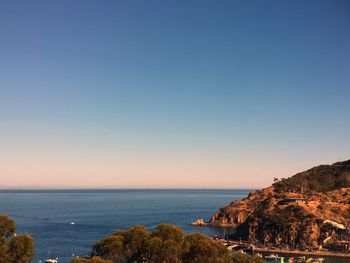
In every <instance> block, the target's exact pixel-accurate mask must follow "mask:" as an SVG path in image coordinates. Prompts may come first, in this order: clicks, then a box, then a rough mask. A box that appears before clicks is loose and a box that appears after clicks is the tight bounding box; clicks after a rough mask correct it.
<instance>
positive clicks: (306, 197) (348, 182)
mask: <svg viewBox="0 0 350 263" xmlns="http://www.w3.org/2000/svg"><path fill="white" fill-rule="evenodd" d="M349 221H350V160H349V161H345V162H338V163H335V164H333V165H321V166H318V167H314V168H312V169H310V170H307V171H305V172H302V173H298V174H296V175H294V176H292V177H290V178H288V179H280V180H277V179H276V180H275V183H274V184H273V185H272V186H270V187H268V188H265V189H262V190H258V191H253V192H251V193H250V194H249V195H248V197H246V198H244V199H242V200H238V201H234V202H232V203H230V204H229V205H228V206H226V207H223V208H221V209H219V210H218V211H217V212H216V213H215V214H214V215H213V216H212V218H211V219H210V221H209V222H207V224H208V225H216V226H235V227H236V233H235V234H234V238H236V239H242V240H246V241H249V242H253V243H255V244H261V245H265V246H267V245H268V246H271V245H272V246H276V247H282V246H283V247H284V248H293V249H296V248H298V249H305V248H307V247H313V248H320V247H321V246H323V247H324V246H327V245H329V244H328V243H332V242H329V241H330V240H332V241H334V242H335V241H336V240H337V239H338V238H339V236H342V237H344V236H349V238H350V234H349V233H348V232H347V230H346V229H345V228H346V226H347V224H348V222H349ZM339 234H341V235H339ZM327 242H328V243H327ZM334 242H333V243H334Z"/></svg>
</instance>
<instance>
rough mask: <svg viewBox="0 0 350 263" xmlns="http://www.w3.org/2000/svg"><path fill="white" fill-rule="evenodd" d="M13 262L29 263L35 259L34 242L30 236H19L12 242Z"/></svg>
mask: <svg viewBox="0 0 350 263" xmlns="http://www.w3.org/2000/svg"><path fill="white" fill-rule="evenodd" d="M9 247H10V254H11V260H12V262H16V263H27V262H30V261H31V260H32V259H33V258H34V241H33V239H32V237H31V236H30V235H19V236H15V237H13V238H12V240H11V242H10V245H9Z"/></svg>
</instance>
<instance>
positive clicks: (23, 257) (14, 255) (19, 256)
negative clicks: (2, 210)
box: [0, 215, 34, 263]
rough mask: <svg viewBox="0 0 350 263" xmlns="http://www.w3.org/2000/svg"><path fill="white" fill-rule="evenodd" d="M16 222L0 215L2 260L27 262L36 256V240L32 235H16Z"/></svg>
mask: <svg viewBox="0 0 350 263" xmlns="http://www.w3.org/2000/svg"><path fill="white" fill-rule="evenodd" d="M15 232H16V223H15V221H14V220H13V219H12V218H10V217H8V216H6V215H0V262H1V263H26V262H30V261H31V260H32V259H33V258H34V241H33V239H32V237H31V236H30V235H15Z"/></svg>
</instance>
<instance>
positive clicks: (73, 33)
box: [0, 0, 350, 188]
mask: <svg viewBox="0 0 350 263" xmlns="http://www.w3.org/2000/svg"><path fill="white" fill-rule="evenodd" d="M349 13H350V3H349V1H346V0H344V1H342V0H336V1H330V0H329V1H322V0H320V1H277V0H276V1H214V0H212V1H206V0H204V1H161V0H151V1H88V0H84V1H83V0H80V1H79V0H78V1H68V0H63V1H36V0H34V1H16V0H13V1H1V2H0V25H1V26H0V188H99V187H103V188H125V187H126V188H135V187H136V188H260V187H264V186H268V185H270V184H271V182H272V179H273V177H288V176H291V175H293V174H295V173H297V172H300V171H303V170H305V169H308V168H311V167H312V166H315V165H319V164H324V163H333V162H336V161H339V160H344V159H350V137H349V134H350V121H349V116H350V106H349V98H350V74H349V69H350V16H349Z"/></svg>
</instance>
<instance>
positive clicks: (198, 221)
mask: <svg viewBox="0 0 350 263" xmlns="http://www.w3.org/2000/svg"><path fill="white" fill-rule="evenodd" d="M191 225H192V226H206V225H207V223H206V222H204V220H203V219H197V220H196V221H194V222H192V224H191Z"/></svg>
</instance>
